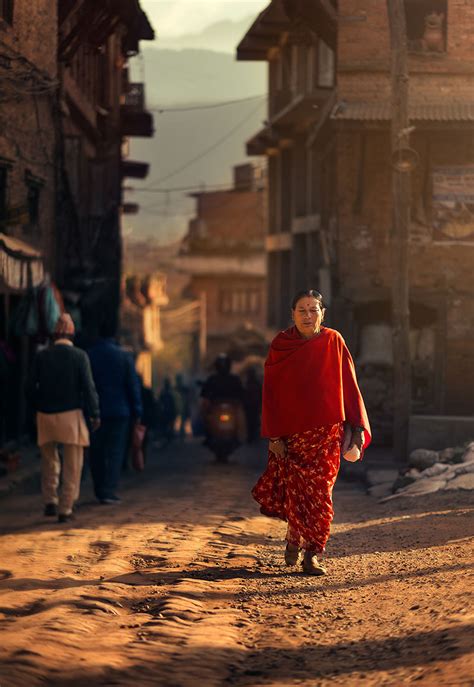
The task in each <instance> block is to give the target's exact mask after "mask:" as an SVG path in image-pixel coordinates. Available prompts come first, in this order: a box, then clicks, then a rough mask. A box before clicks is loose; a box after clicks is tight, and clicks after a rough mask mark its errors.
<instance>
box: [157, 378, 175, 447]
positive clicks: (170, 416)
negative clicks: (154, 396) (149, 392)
mask: <svg viewBox="0 0 474 687" xmlns="http://www.w3.org/2000/svg"><path fill="white" fill-rule="evenodd" d="M158 409H159V410H158V412H159V425H160V432H161V434H162V436H163V439H164V444H163V445H166V444H169V442H170V441H172V440H173V439H174V424H175V422H176V417H177V415H178V409H177V402H176V396H175V394H174V391H173V388H172V386H171V380H170V378H169V377H165V378H164V380H163V388H162V389H161V391H160V394H159V396H158Z"/></svg>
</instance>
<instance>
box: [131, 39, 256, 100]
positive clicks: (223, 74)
mask: <svg viewBox="0 0 474 687" xmlns="http://www.w3.org/2000/svg"><path fill="white" fill-rule="evenodd" d="M143 58H144V62H145V81H146V98H147V103H148V106H149V107H156V106H158V105H159V106H163V105H169V104H173V105H179V104H183V103H206V102H216V101H221V100H234V99H236V98H244V97H246V96H250V95H260V94H263V93H265V92H266V76H265V75H266V65H265V64H262V63H260V62H237V61H236V59H235V57H234V56H233V55H229V54H226V53H218V52H213V51H211V50H161V49H157V48H145V50H144V51H143ZM133 78H136V79H137V80H140V77H139V74H135V73H134V77H133Z"/></svg>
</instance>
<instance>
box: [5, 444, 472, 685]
mask: <svg viewBox="0 0 474 687" xmlns="http://www.w3.org/2000/svg"><path fill="white" fill-rule="evenodd" d="M264 461H265V457H264V455H263V450H262V447H261V446H260V447H255V448H252V449H251V450H250V449H245V450H244V451H241V452H240V453H239V454H237V455H236V456H235V458H234V460H233V463H232V464H231V465H228V466H217V465H215V464H212V462H211V459H210V457H209V456H208V454H207V453H206V452H205V450H204V449H203V448H201V447H199V446H197V445H196V444H194V443H193V444H185V445H184V446H183V445H181V446H180V445H177V446H174V447H172V448H171V449H168V450H167V451H164V452H161V453H160V454H158V455H156V456H154V457H153V458H152V461H151V464H150V465H149V467H148V469H147V472H146V473H145V474H144V475H140V476H135V477H132V478H131V479H129V480H128V483H127V487H126V489H125V490H124V502H123V504H122V505H121V506H98V505H95V504H94V503H93V502H92V501H91V502H89V503H86V504H85V505H82V506H81V508H80V509H79V513H78V517H77V520H76V521H75V522H74V523H73V524H68V525H66V526H65V525H58V524H57V523H55V522H51V521H48V520H47V519H46V518H43V517H42V516H41V515H40V512H41V506H40V500H39V497H38V496H37V495H34V494H30V495H19V494H13V495H12V496H10V497H9V498H8V499H3V500H2V502H1V503H0V508H1V511H2V516H1V529H2V537H1V540H0V561H1V562H0V568H2V570H1V572H0V594H1V597H0V633H1V639H0V686H1V687H35V686H36V685H48V686H49V687H59V686H60V687H72V686H77V687H79V686H80V687H82V686H87V687H95V686H98V685H120V686H129V685H130V686H132V685H133V686H134V687H140V686H141V685H155V686H157V687H187V686H188V685H193V686H195V687H214V686H216V687H217V686H220V685H229V686H230V687H244V686H245V687H247V686H249V687H250V686H251V687H258V686H263V685H271V686H272V687H277V686H278V687H283V686H287V685H306V686H307V687H319V686H326V685H364V687H365V686H372V685H374V686H375V685H376V686H377V687H379V686H380V685H394V686H397V687H398V686H400V685H405V684H411V683H412V682H415V683H416V684H419V685H433V687H438V686H439V685H455V686H458V685H473V684H474V682H473V678H472V676H473V675H474V664H473V660H472V653H470V651H472V647H473V632H472V629H473V620H474V613H473V611H472V608H473V606H472V599H471V600H470V599H469V590H471V589H472V588H473V586H474V585H473V576H472V567H473V565H472V563H473V555H472V554H473V546H472V538H470V535H472V523H473V519H472V512H473V508H472V503H470V496H469V494H468V493H466V492H464V493H461V492H457V493H450V494H449V495H446V494H444V495H439V496H437V495H433V496H431V497H424V498H423V499H419V500H411V499H405V500H401V499H400V500H396V501H392V502H390V503H387V504H383V505H380V504H378V503H377V502H376V501H375V499H373V498H372V497H369V496H366V495H365V494H364V492H363V491H362V490H360V489H359V488H358V487H356V486H354V485H348V484H344V483H343V482H342V481H340V482H339V483H338V485H337V489H336V494H335V503H336V512H337V517H336V521H335V523H334V526H333V536H332V539H331V540H330V542H329V551H328V553H329V557H328V561H327V567H328V571H329V575H328V576H327V577H326V578H312V577H309V576H305V575H303V574H302V573H301V572H299V571H297V570H292V569H287V568H284V567H283V565H282V551H283V543H282V539H283V536H284V531H285V527H284V525H283V524H282V523H279V522H276V521H271V520H268V519H266V518H263V517H261V516H259V515H258V511H257V508H256V506H255V505H254V504H253V502H252V501H251V499H250V497H249V489H250V486H251V485H252V484H253V482H254V480H255V478H256V475H257V473H258V472H259V471H260V470H261V469H262V467H263V464H264ZM87 498H88V497H87V491H85V500H86V501H87Z"/></svg>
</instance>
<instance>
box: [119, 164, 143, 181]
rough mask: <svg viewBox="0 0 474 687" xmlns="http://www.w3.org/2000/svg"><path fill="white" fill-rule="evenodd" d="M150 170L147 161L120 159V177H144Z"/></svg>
mask: <svg viewBox="0 0 474 687" xmlns="http://www.w3.org/2000/svg"><path fill="white" fill-rule="evenodd" d="M149 171H150V165H149V164H148V162H137V161H135V160H123V161H122V177H130V178H132V179H145V178H146V177H147V176H148V172H149Z"/></svg>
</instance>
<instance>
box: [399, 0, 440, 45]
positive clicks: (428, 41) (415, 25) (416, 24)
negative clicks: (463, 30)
mask: <svg viewBox="0 0 474 687" xmlns="http://www.w3.org/2000/svg"><path fill="white" fill-rule="evenodd" d="M447 10H448V8H447V0H405V16H406V24H407V39H408V49H409V51H410V52H415V53H419V54H423V53H424V54H432V53H443V52H446V19H447Z"/></svg>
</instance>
